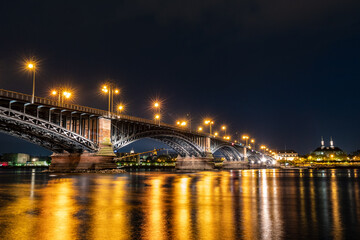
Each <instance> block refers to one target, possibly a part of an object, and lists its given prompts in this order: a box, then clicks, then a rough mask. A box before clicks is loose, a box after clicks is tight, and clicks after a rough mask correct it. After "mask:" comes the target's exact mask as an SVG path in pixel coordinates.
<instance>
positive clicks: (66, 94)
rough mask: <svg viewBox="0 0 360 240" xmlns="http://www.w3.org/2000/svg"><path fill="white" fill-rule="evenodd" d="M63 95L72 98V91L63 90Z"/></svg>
mask: <svg viewBox="0 0 360 240" xmlns="http://www.w3.org/2000/svg"><path fill="white" fill-rule="evenodd" d="M63 95H64V96H65V97H66V98H70V97H71V93H70V92H66V91H65V92H63Z"/></svg>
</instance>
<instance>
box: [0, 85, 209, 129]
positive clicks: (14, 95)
mask: <svg viewBox="0 0 360 240" xmlns="http://www.w3.org/2000/svg"><path fill="white" fill-rule="evenodd" d="M0 97H4V98H8V99H12V100H18V101H24V102H28V103H31V99H32V96H31V95H28V94H24V93H19V92H14V91H9V90H5V89H0ZM34 104H40V105H46V106H49V107H58V108H63V109H68V110H72V111H77V112H82V113H88V114H91V115H96V116H101V117H104V118H111V119H123V120H129V121H133V122H140V123H147V124H150V125H156V123H155V121H154V120H149V119H145V118H139V117H134V116H129V115H125V114H117V113H112V114H110V115H109V112H108V111H105V110H101V109H96V108H91V107H86V106H81V105H77V104H71V103H60V102H59V101H56V100H52V99H48V98H43V97H36V96H35V98H34ZM161 126H162V127H168V128H173V129H176V130H177V131H183V132H190V131H189V130H187V129H184V128H181V127H178V126H176V125H171V124H167V123H161ZM195 135H199V136H208V135H207V134H201V133H196V134H195Z"/></svg>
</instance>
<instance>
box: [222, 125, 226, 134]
mask: <svg viewBox="0 0 360 240" xmlns="http://www.w3.org/2000/svg"><path fill="white" fill-rule="evenodd" d="M221 130H223V131H224V136H225V135H226V126H225V125H223V126H222V127H221Z"/></svg>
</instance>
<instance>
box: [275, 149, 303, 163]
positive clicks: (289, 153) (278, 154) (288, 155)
mask: <svg viewBox="0 0 360 240" xmlns="http://www.w3.org/2000/svg"><path fill="white" fill-rule="evenodd" d="M298 157H299V154H298V153H297V152H295V151H294V150H278V151H275V159H276V160H287V161H293V160H296V159H297V158H298Z"/></svg>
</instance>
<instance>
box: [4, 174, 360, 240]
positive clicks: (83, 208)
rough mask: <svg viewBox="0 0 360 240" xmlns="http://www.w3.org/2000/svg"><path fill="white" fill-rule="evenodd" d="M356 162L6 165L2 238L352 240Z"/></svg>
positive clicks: (359, 197)
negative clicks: (347, 165) (175, 169)
mask: <svg viewBox="0 0 360 240" xmlns="http://www.w3.org/2000/svg"><path fill="white" fill-rule="evenodd" d="M359 221H360V186H359V179H358V170H356V169H355V170H317V171H316V170H299V171H281V170H274V169H267V170H265V169H262V170H242V171H222V172H198V173H172V172H169V173H164V172H136V173H127V174H121V175H96V174H85V175H57V176H51V175H48V174H45V173H41V172H35V171H26V172H24V171H16V172H15V171H4V170H2V171H1V172H0V239H34V238H36V239H156V240H162V239H209V240H211V239H289V238H298V239H312V238H323V239H324V238H325V239H326V238H331V239H351V238H356V236H359V233H360V229H359V227H358V226H360V222H359Z"/></svg>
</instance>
